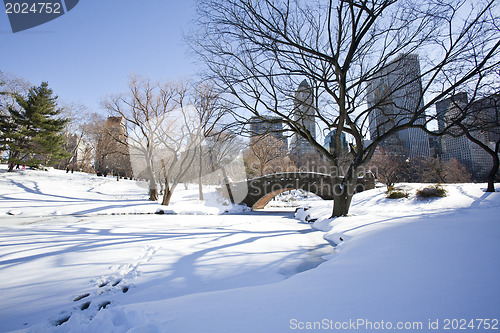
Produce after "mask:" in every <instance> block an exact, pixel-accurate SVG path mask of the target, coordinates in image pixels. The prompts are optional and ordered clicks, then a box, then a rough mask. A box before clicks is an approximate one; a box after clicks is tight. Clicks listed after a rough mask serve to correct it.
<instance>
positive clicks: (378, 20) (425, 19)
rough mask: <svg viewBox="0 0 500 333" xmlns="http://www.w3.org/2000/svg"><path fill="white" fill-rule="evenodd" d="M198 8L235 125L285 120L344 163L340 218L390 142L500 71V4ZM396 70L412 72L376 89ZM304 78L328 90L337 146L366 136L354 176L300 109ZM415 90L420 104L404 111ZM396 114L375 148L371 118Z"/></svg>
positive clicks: (242, 3)
mask: <svg viewBox="0 0 500 333" xmlns="http://www.w3.org/2000/svg"><path fill="white" fill-rule="evenodd" d="M198 8H199V21H200V27H199V28H200V29H199V30H198V35H197V37H194V38H193V39H192V44H193V45H194V49H195V51H196V52H197V53H198V54H199V55H200V56H201V58H202V59H203V60H204V62H205V63H206V65H207V67H208V73H209V77H210V78H212V79H213V80H214V82H216V83H217V85H218V87H219V88H220V89H221V91H223V92H225V93H226V94H227V96H228V97H227V99H228V101H231V102H233V103H234V110H235V112H234V122H235V123H241V124H244V123H245V121H242V118H248V117H246V116H245V114H251V115H254V116H264V115H266V114H273V115H275V116H278V117H280V118H281V119H282V121H284V122H285V123H286V124H287V126H288V127H289V129H290V130H291V131H293V132H294V133H295V134H296V135H299V136H300V137H302V138H304V139H305V140H307V141H308V142H309V143H310V144H311V145H312V146H313V147H314V148H315V149H316V150H317V151H319V152H320V153H321V154H322V155H324V156H325V157H326V158H327V159H328V160H329V161H330V162H331V165H332V171H331V173H332V176H333V178H334V184H333V185H334V191H333V192H334V207H333V213H332V216H334V217H336V216H342V215H346V214H347V213H348V211H349V207H350V203H351V199H352V195H353V193H354V190H355V187H356V179H357V176H358V175H359V173H361V172H362V171H363V169H364V167H365V166H366V165H367V163H368V162H369V160H370V159H371V157H372V155H373V153H374V151H375V148H376V147H377V146H378V145H379V144H380V143H381V142H384V141H386V140H387V139H389V138H390V137H391V136H393V135H394V134H396V133H398V132H399V131H402V130H406V129H409V128H420V129H422V130H425V129H426V128H427V127H426V125H427V122H428V121H430V120H429V118H428V117H427V114H426V111H427V110H429V109H430V107H431V106H432V105H433V104H434V103H435V102H436V101H438V100H440V99H442V98H443V97H447V96H450V95H451V94H453V93H454V92H456V91H458V90H460V89H461V87H465V86H477V82H480V81H482V80H485V78H486V77H488V76H489V75H490V73H491V72H493V71H494V70H495V69H498V66H499V63H498V53H499V47H500V33H499V31H498V20H499V18H498V9H497V8H496V5H495V1H494V0H484V1H483V0H481V1H476V2H474V4H473V5H471V4H470V3H469V2H467V1H462V0H452V1H446V2H443V1H439V0H423V1H420V0H419V1H397V0H374V1H351V0H337V1H326V0H325V1H321V0H320V1H316V2H301V1H277V0H226V1H223V2H221V1H217V0H200V2H199V6H198ZM461 13H465V15H461ZM416 53H419V54H420V62H421V70H420V69H419V68H411V67H405V66H404V61H401V60H402V59H403V60H404V59H405V57H406V56H407V55H412V54H416ZM398 66H399V67H401V66H402V67H403V68H397V67H398ZM390 71H393V72H396V73H403V74H402V75H399V77H400V79H399V80H395V82H391V84H389V85H385V86H382V85H380V86H374V85H371V84H370V83H371V82H375V81H377V80H381V79H382V78H384V77H385V76H386V75H387V74H388V72H390ZM304 78H305V79H306V80H307V81H308V83H309V86H310V87H311V89H313V90H315V91H316V92H317V93H315V95H316V96H317V99H316V101H315V102H314V105H313V106H314V108H315V112H314V115H313V116H314V119H315V122H316V123H317V124H318V125H319V126H321V127H324V128H327V129H336V135H335V137H334V140H335V146H337V147H339V146H340V145H341V133H342V132H345V133H347V134H350V135H351V136H352V137H353V138H354V144H353V145H352V146H351V148H350V151H349V153H350V154H351V156H352V162H351V163H350V165H349V169H348V170H347V173H346V175H345V177H343V178H342V177H341V176H340V175H339V172H338V170H339V164H340V162H339V152H338V151H333V152H329V151H328V150H327V149H325V148H324V147H323V146H322V145H321V143H320V142H319V141H318V140H317V138H315V137H314V136H313V135H311V131H310V130H309V129H308V127H307V126H305V124H304V121H303V119H301V118H300V117H297V112H295V105H294V104H296V103H294V101H295V90H296V89H295V87H297V86H298V85H299V83H300V82H302V81H303V80H304ZM412 85H418V86H419V87H420V88H419V89H409V87H411V86H412ZM379 87H380V88H382V89H378V88H379ZM407 90H412V92H411V96H410V97H411V100H412V103H408V104H405V105H401V104H397V103H396V102H395V100H396V97H398V96H400V95H402V94H404V93H405V91H407ZM370 95H372V96H374V95H375V98H374V99H373V101H372V102H371V103H367V97H368V96H370ZM424 96H426V97H427V98H426V100H425V101H424ZM318 101H320V102H318ZM391 108H392V109H393V112H392V113H389V114H387V115H386V118H387V119H388V121H386V122H385V123H383V126H380V127H379V128H378V130H377V131H373V135H372V136H371V137H370V139H371V141H370V143H366V142H365V139H368V125H369V123H370V118H373V117H374V115H375V113H376V112H377V111H380V110H389V109H391ZM381 125H382V124H381Z"/></svg>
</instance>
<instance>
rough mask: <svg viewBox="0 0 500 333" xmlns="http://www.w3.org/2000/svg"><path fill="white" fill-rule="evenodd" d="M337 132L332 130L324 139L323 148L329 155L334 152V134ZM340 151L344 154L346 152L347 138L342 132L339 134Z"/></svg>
mask: <svg viewBox="0 0 500 333" xmlns="http://www.w3.org/2000/svg"><path fill="white" fill-rule="evenodd" d="M336 132H337V130H333V131H331V132H330V133H328V134H327V135H326V137H325V142H324V146H325V148H326V149H328V151H329V152H330V153H332V152H333V151H334V150H335V133H336ZM340 149H341V151H342V152H346V151H347V150H348V143H347V137H346V135H345V133H344V132H342V133H340Z"/></svg>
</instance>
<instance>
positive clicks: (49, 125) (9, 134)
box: [0, 82, 68, 171]
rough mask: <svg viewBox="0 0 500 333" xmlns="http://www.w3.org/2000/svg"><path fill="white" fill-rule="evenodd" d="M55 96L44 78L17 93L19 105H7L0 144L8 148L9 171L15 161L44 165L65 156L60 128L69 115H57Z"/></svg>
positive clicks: (66, 154)
mask: <svg viewBox="0 0 500 333" xmlns="http://www.w3.org/2000/svg"><path fill="white" fill-rule="evenodd" d="M56 100H57V97H54V96H52V89H49V88H48V84H47V82H42V84H41V85H40V86H39V87H32V88H31V89H30V91H29V93H28V95H27V96H26V97H23V96H19V95H17V96H16V102H17V104H18V105H19V109H16V108H14V107H10V108H9V116H8V117H3V118H2V119H0V132H1V134H0V144H3V145H4V147H6V148H7V149H8V150H9V165H10V167H9V171H12V169H13V166H14V165H15V164H19V163H23V164H28V165H32V166H36V165H38V164H40V163H43V164H45V165H47V164H48V163H49V162H50V161H56V160H60V159H63V158H65V157H67V156H68V153H67V152H66V151H65V150H64V148H63V143H64V138H63V136H62V131H63V129H64V126H65V125H66V123H67V122H68V119H65V118H61V117H58V116H59V115H60V113H61V109H58V108H57V102H56Z"/></svg>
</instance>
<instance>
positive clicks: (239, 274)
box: [0, 171, 500, 333]
mask: <svg viewBox="0 0 500 333" xmlns="http://www.w3.org/2000/svg"><path fill="white" fill-rule="evenodd" d="M35 173H40V172H35V171H29V172H28V171H26V172H25V173H22V172H19V173H16V174H14V175H10V174H6V173H0V191H1V192H0V195H1V196H2V202H1V204H0V210H1V211H0V216H1V217H0V280H1V281H3V282H2V284H3V286H2V287H0V295H1V296H0V297H1V299H2V302H0V323H2V324H0V325H2V327H1V328H2V329H0V330H1V331H13V330H20V331H23V332H176V333H177V332H217V333H221V332H273V333H274V332H296V331H336V330H337V331H344V332H350V331H352V332H392V331H398V330H399V331H408V332H442V331H445V332H447V331H450V332H453V331H463V330H460V329H459V328H460V326H462V327H464V328H467V330H470V331H475V332H485V331H488V332H490V331H498V330H499V329H500V323H499V322H498V320H499V319H500V288H499V286H498V281H500V261H499V260H498V258H499V257H500V241H499V239H500V218H499V215H500V193H485V192H484V187H485V186H484V184H453V185H446V189H447V191H448V193H449V195H448V196H447V197H445V198H439V199H425V200H422V199H418V198H416V197H415V195H414V192H415V190H416V189H418V188H420V187H423V186H424V185H423V184H407V185H405V186H407V187H408V189H409V191H410V193H411V195H410V197H409V198H408V199H398V200H390V199H386V198H385V195H384V189H382V188H377V189H375V190H370V191H366V192H363V193H359V194H356V195H355V196H354V199H353V205H352V209H351V212H350V213H351V214H350V216H348V217H341V218H337V219H328V216H329V215H330V213H331V208H332V207H331V204H332V203H331V202H325V201H318V200H313V201H311V202H308V205H310V206H311V208H310V209H309V210H308V211H307V214H308V215H310V216H311V217H313V218H317V220H316V222H315V223H314V224H313V225H312V226H313V227H314V228H315V229H319V230H321V231H320V232H319V231H316V232H315V231H313V230H312V229H311V228H310V226H311V225H309V224H305V223H304V222H301V221H299V220H296V219H295V220H294V219H291V218H290V217H289V216H288V215H276V214H274V215H273V214H267V215H266V213H253V214H252V213H250V214H246V215H222V216H217V215H212V216H201V215H200V216H194V215H188V216H186V215H184V216H183V215H170V216H168V215H163V216H158V215H126V216H117V215H115V216H102V215H95V214H96V213H97V214H98V213H101V212H107V213H109V212H140V211H143V212H151V211H155V210H156V207H157V204H154V203H148V202H147V201H146V200H145V199H146V198H145V197H144V194H143V193H145V192H144V191H143V190H141V188H137V186H136V185H135V184H134V183H132V182H130V181H120V182H116V179H114V180H113V179H111V178H109V179H102V178H101V179H99V178H96V177H94V178H92V177H91V176H87V175H81V174H76V173H75V174H73V175H71V174H68V175H67V174H65V173H61V172H59V171H51V172H49V173H47V174H46V175H44V176H40V174H35ZM65 177H67V178H65ZM117 183H119V185H116V184H117ZM63 186H64V187H63ZM70 186H71V188H70ZM134 186H135V187H134ZM182 191H183V190H182V189H179V194H180V196H179V197H178V199H177V200H178V201H177V203H178V204H179V205H180V206H179V207H181V206H182V207H183V208H182V209H185V211H190V209H191V210H192V211H194V212H196V211H199V210H200V209H202V208H201V207H210V205H207V204H206V203H199V202H197V200H196V196H194V197H190V196H189V195H188V193H187V192H186V193H185V195H182V193H183V192H182ZM61 192H62V193H61ZM141 193H142V194H141ZM194 193H195V192H194ZM141 196H142V197H141ZM190 202H191V204H189V203H190ZM213 207H214V210H215V209H219V208H215V207H216V205H214V206H213ZM203 209H206V208H203ZM9 210H15V212H14V213H18V214H20V215H14V216H9V215H7V214H6V212H8V211H9ZM68 213H78V214H80V215H75V216H66V215H64V214H68ZM84 213H90V214H91V215H89V216H83V215H81V214H84ZM51 214H52V215H51ZM56 214H60V215H56ZM92 214H93V215H92ZM36 215H44V216H43V217H35V216H36ZM302 217H303V216H302ZM323 236H324V237H325V238H326V239H327V240H328V241H329V242H330V244H336V247H335V250H334V251H333V252H332V250H328V249H327V248H328V247H329V246H325V245H324V244H322V243H321V238H322V237H323ZM317 256H323V257H324V258H325V259H328V260H327V261H325V262H323V263H321V264H320V265H319V266H317V265H318V263H319V262H317V260H316V259H314V258H316V257H317ZM313 259H314V260H316V261H315V262H316V263H313V262H312V261H313ZM316 266H317V267H316ZM314 267H315V268H314Z"/></svg>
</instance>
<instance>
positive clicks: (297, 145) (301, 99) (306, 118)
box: [290, 80, 316, 156]
mask: <svg viewBox="0 0 500 333" xmlns="http://www.w3.org/2000/svg"><path fill="white" fill-rule="evenodd" d="M315 113H316V110H315V105H314V98H313V90H312V88H311V87H310V86H309V84H308V83H307V80H304V81H302V82H301V83H300V84H299V87H298V89H297V91H296V92H295V101H294V110H293V116H294V117H293V118H294V121H295V122H297V124H298V125H299V126H301V127H302V129H303V130H305V131H308V132H309V134H310V136H311V137H312V138H314V139H315V138H316V121H315ZM290 150H291V151H290V153H291V154H292V155H295V156H303V155H306V154H308V153H316V149H315V148H314V147H313V146H311V144H310V143H309V142H308V141H307V140H306V139H304V138H303V137H302V136H300V135H298V134H294V135H293V137H292V142H291V145H290Z"/></svg>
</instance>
